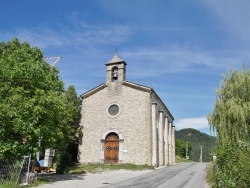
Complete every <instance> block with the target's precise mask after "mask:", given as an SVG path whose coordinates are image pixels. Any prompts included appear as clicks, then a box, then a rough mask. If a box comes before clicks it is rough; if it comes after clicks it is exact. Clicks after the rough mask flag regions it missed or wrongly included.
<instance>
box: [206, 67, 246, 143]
mask: <svg viewBox="0 0 250 188" xmlns="http://www.w3.org/2000/svg"><path fill="white" fill-rule="evenodd" d="M249 93H250V70H249V69H248V68H246V67H244V69H243V70H242V71H237V70H230V71H229V72H228V74H227V75H223V80H222V82H221V85H220V88H219V89H218V90H217V98H216V102H215V105H214V110H213V112H212V113H211V114H210V115H209V117H208V120H209V124H210V126H211V128H212V129H213V130H214V131H216V133H217V136H218V141H219V144H220V145H221V146H222V147H224V146H226V145H227V144H233V143H237V142H238V141H239V140H241V141H249V133H250V95H249Z"/></svg>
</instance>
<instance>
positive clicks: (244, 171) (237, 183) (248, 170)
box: [212, 142, 250, 188]
mask: <svg viewBox="0 0 250 188" xmlns="http://www.w3.org/2000/svg"><path fill="white" fill-rule="evenodd" d="M249 156H250V146H249V144H248V143H244V142H238V143H237V144H234V145H228V146H227V147H224V148H221V149H218V150H217V161H216V167H215V168H214V169H213V177H212V179H213V180H214V183H213V187H214V188H221V187H227V188H230V187H250V178H249V174H250V160H249Z"/></svg>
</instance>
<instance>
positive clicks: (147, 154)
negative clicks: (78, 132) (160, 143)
mask: <svg viewBox="0 0 250 188" xmlns="http://www.w3.org/2000/svg"><path fill="white" fill-rule="evenodd" d="M112 104H117V105H118V106H119V109H120V111H119V115H118V116H117V117H111V116H110V115H109V114H108V108H109V106H110V105H112ZM150 108H151V103H150V93H149V92H144V91H140V90H136V89H133V88H130V87H128V86H124V85H121V83H109V84H108V87H105V88H103V89H101V90H100V91H98V92H96V93H94V94H92V95H90V96H88V97H87V98H84V99H83V102H82V120H81V126H82V127H83V140H82V145H80V146H79V152H80V161H79V162H81V163H99V162H101V159H102V157H103V156H102V155H103V152H101V151H102V149H103V148H102V145H101V138H102V137H103V136H105V135H103V134H105V133H106V132H107V131H108V130H109V129H116V130H117V131H119V132H120V134H121V135H122V137H123V139H124V141H123V147H122V151H121V157H120V158H121V159H120V160H121V162H122V163H134V164H148V165H151V148H150V147H151V144H150V117H151V114H150V113H151V109H150Z"/></svg>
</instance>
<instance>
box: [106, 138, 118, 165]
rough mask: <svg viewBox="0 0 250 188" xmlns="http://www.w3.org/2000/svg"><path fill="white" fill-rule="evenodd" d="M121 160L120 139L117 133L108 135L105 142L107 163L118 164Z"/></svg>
mask: <svg viewBox="0 0 250 188" xmlns="http://www.w3.org/2000/svg"><path fill="white" fill-rule="evenodd" d="M118 160H119V138H118V135H117V134H115V133H110V134H108V135H107V137H106V140H105V163H109V164H117V163H118Z"/></svg>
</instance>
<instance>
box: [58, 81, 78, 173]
mask: <svg viewBox="0 0 250 188" xmlns="http://www.w3.org/2000/svg"><path fill="white" fill-rule="evenodd" d="M64 99H65V105H66V108H65V111H64V117H63V129H62V130H61V134H62V135H63V140H61V141H60V143H58V146H59V147H58V150H59V152H58V154H57V158H58V161H57V170H56V171H57V173H60V174H63V173H64V171H65V170H66V169H67V167H68V166H69V165H70V162H71V161H74V162H77V155H78V141H79V136H78V135H79V125H80V119H81V106H80V104H81V100H80V97H78V96H77V93H76V90H75V87H74V86H69V88H68V89H67V90H66V91H65V93H64Z"/></svg>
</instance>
